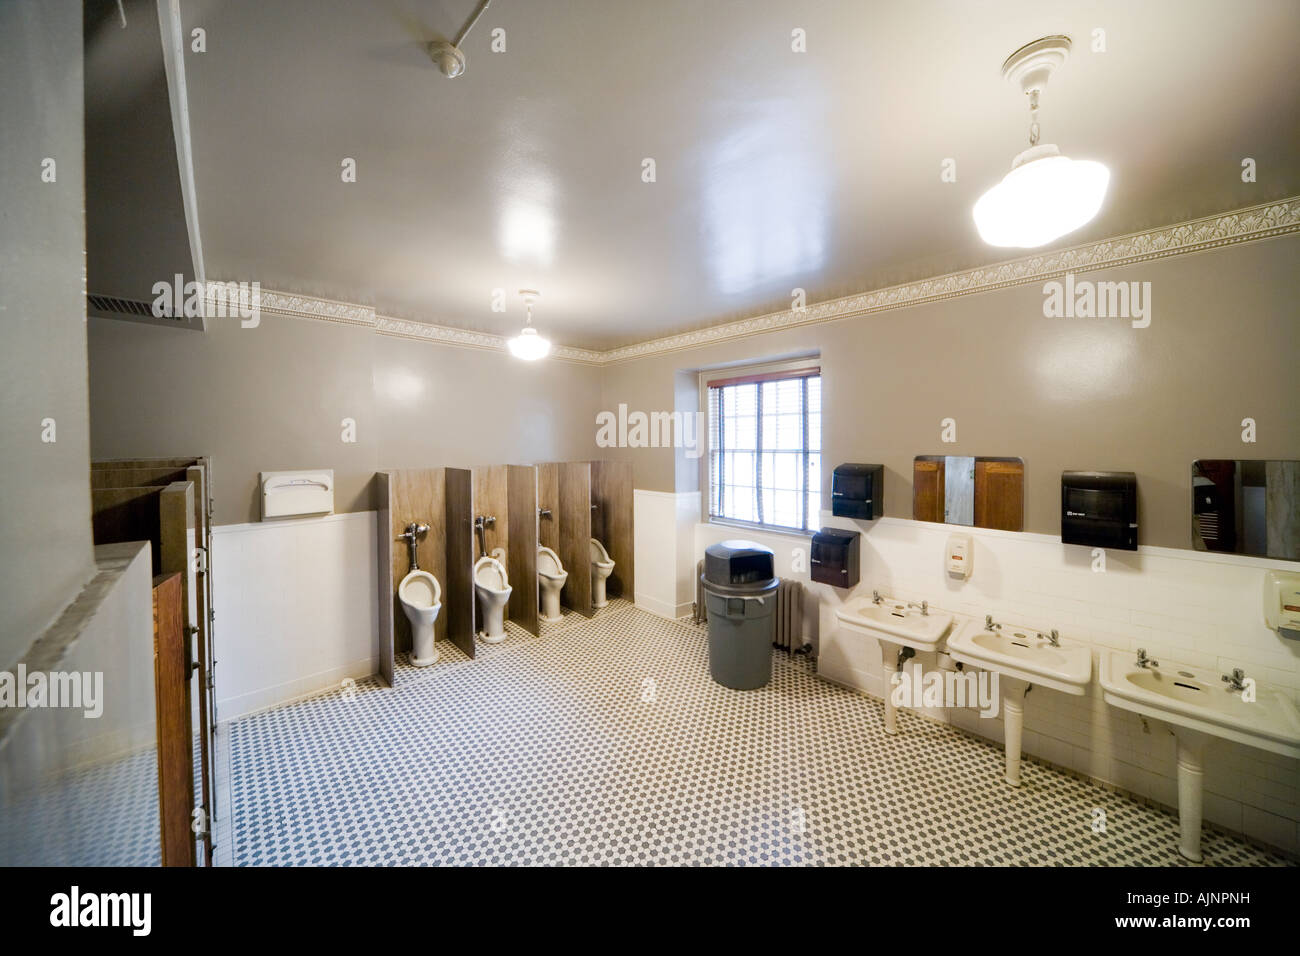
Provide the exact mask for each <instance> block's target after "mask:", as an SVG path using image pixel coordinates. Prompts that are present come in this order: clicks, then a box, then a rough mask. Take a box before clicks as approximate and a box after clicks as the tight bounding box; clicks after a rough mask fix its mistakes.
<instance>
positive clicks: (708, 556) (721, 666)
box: [700, 541, 781, 690]
mask: <svg viewBox="0 0 1300 956" xmlns="http://www.w3.org/2000/svg"><path fill="white" fill-rule="evenodd" d="M772 568H773V556H772V551H771V549H769V548H765V547H763V546H762V545H761V544H755V543H754V542H753V541H722V542H719V543H718V544H714V545H710V546H709V547H708V548H706V549H705V551H704V573H703V574H702V575H701V576H700V584H701V586H702V587H703V588H704V604H705V607H706V608H707V609H708V618H709V676H710V677H712V678H713V679H714V680H715V681H717V682H718V683H719V684H721V685H722V686H723V687H731V688H734V689H736V690H751V689H753V688H755V687H762V686H764V685H765V684H766V683H767V682H768V681H769V680H771V679H772V633H773V627H774V624H775V621H773V619H772V612H773V611H774V610H775V609H776V589H777V587H778V586H779V585H780V583H781V581H780V579H779V578H777V577H776V576H775V575H773V573H772Z"/></svg>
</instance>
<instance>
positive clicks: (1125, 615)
mask: <svg viewBox="0 0 1300 956" xmlns="http://www.w3.org/2000/svg"><path fill="white" fill-rule="evenodd" d="M822 522H823V523H824V524H825V525H828V526H836V527H846V528H851V529H855V530H858V531H862V532H864V534H863V540H862V579H861V582H860V583H859V586H858V587H857V588H856V589H854V590H853V591H841V590H838V589H835V588H830V587H826V586H823V585H809V587H810V590H811V592H812V593H813V595H814V598H815V600H817V601H818V603H819V608H818V612H817V613H818V623H819V634H820V638H819V640H818V667H817V669H818V673H819V674H820V675H821V676H822V677H824V678H826V679H828V680H833V681H835V682H836V683H841V684H845V685H848V686H851V687H855V688H858V689H860V690H864V691H866V692H867V693H870V694H873V695H875V696H877V697H882V696H883V694H884V684H883V681H884V676H883V670H882V668H881V662H880V651H879V648H878V646H877V645H876V643H875V642H874V641H871V640H869V639H863V638H861V637H858V636H854V635H850V634H848V633H847V632H842V631H840V630H839V628H838V627H837V624H838V622H837V620H836V618H835V613H834V612H835V608H836V606H838V605H839V604H840V603H842V602H843V601H846V600H848V599H849V597H851V596H854V595H857V594H867V595H869V594H870V593H871V591H872V589H873V588H874V589H878V590H880V591H881V592H882V593H884V594H889V595H892V596H897V597H901V598H905V599H908V600H928V601H929V602H930V603H931V604H933V605H934V606H936V607H940V608H943V609H944V610H948V611H954V612H957V613H959V614H965V615H970V616H972V617H976V618H977V619H981V620H982V618H983V616H984V615H985V614H986V613H992V614H993V615H994V617H995V618H996V619H998V620H1004V621H1014V622H1017V623H1024V624H1028V625H1032V626H1037V627H1040V628H1042V629H1047V628H1052V627H1056V628H1059V629H1060V631H1061V634H1062V635H1063V636H1067V637H1070V638H1073V639H1075V640H1077V641H1082V642H1085V643H1088V644H1090V645H1092V647H1093V658H1094V682H1093V684H1092V685H1091V686H1090V687H1089V689H1088V692H1087V694H1085V695H1084V696H1082V697H1070V696H1067V695H1065V694H1057V693H1053V692H1051V691H1049V690H1044V689H1041V688H1035V689H1034V691H1033V692H1031V693H1030V694H1029V696H1028V697H1027V698H1026V701H1025V733H1024V752H1025V753H1026V754H1027V755H1031V756H1037V757H1040V758H1042V759H1044V760H1048V761H1050V762H1052V763H1054V764H1057V765H1060V766H1063V767H1067V768H1070V769H1072V770H1075V771H1078V772H1080V773H1084V774H1087V775H1089V776H1091V777H1094V778H1096V779H1098V780H1101V781H1104V782H1107V783H1110V784H1113V785H1115V786H1118V787H1121V788H1123V789H1125V790H1129V791H1132V792H1134V793H1137V794H1141V795H1142V796H1145V797H1148V798H1150V799H1153V800H1157V801H1159V802H1160V803H1162V804H1165V805H1166V806H1170V807H1174V806H1176V805H1177V802H1178V799H1177V798H1178V794H1177V771H1176V765H1175V755H1174V750H1175V748H1174V742H1173V738H1172V736H1170V735H1168V734H1162V733H1159V732H1157V731H1155V730H1154V729H1151V730H1150V731H1148V730H1147V729H1144V727H1143V722H1142V720H1141V719H1140V718H1138V717H1137V716H1135V715H1133V714H1130V713H1127V712H1125V711H1121V710H1118V709H1116V708H1113V707H1111V706H1109V705H1108V704H1106V703H1105V702H1104V701H1103V700H1102V698H1101V693H1100V690H1099V688H1098V686H1097V684H1096V681H1095V676H1096V670H1095V669H1096V664H1097V652H1099V651H1100V650H1102V649H1104V648H1118V649H1120V650H1124V651H1134V652H1136V650H1137V648H1139V647H1143V648H1146V650H1147V651H1148V652H1149V653H1150V654H1151V656H1152V657H1155V658H1157V659H1164V658H1169V659H1171V660H1177V661H1182V662H1185V663H1188V664H1192V665H1197V666H1202V667H1209V668H1217V669H1218V670H1219V671H1220V672H1222V673H1228V672H1230V671H1231V670H1232V668H1234V667H1241V668H1243V669H1244V670H1245V671H1246V673H1247V674H1248V675H1249V676H1251V677H1254V678H1256V679H1258V680H1260V681H1262V682H1265V683H1268V684H1272V685H1274V686H1276V687H1281V688H1284V689H1285V690H1286V691H1288V692H1289V693H1290V694H1291V695H1292V697H1293V698H1296V699H1298V700H1300V642H1293V641H1287V640H1285V639H1284V638H1281V637H1279V636H1278V635H1277V633H1276V632H1274V631H1271V630H1269V629H1268V628H1267V627H1266V626H1265V625H1264V617H1263V576H1264V572H1265V570H1268V569H1270V568H1285V569H1290V570H1300V564H1298V563H1296V562H1287V561H1271V560H1263V559H1257V558H1244V557H1237V556H1234V555H1219V554H1208V553H1205V552H1199V551H1192V550H1186V551H1182V550H1176V549H1171V548H1147V547H1143V548H1139V549H1138V551H1136V552H1131V551H1107V552H1106V570H1105V571H1104V572H1098V571H1094V570H1093V555H1092V551H1091V549H1089V548H1082V547H1074V546H1069V545H1063V544H1062V543H1061V542H1060V540H1059V539H1058V538H1055V537H1052V536H1050V535H1041V534H1024V533H1012V532H1006V531H988V530H984V529H979V528H960V529H958V528H955V527H949V526H945V525H936V524H929V523H926V522H919V521H912V520H909V519H905V518H882V519H880V520H879V521H875V522H854V521H849V520H846V519H842V518H834V517H832V516H831V515H830V514H829V513H827V512H823V513H822ZM957 530H960V531H962V532H965V533H969V534H970V535H971V536H972V538H973V542H974V557H973V561H972V568H973V571H972V574H971V577H970V579H969V580H967V581H957V580H953V579H951V578H949V577H948V576H947V574H946V572H945V571H944V566H943V550H944V547H945V544H946V541H947V538H948V535H949V534H950V533H952V532H953V531H957ZM724 536H726V537H745V538H750V539H753V540H757V541H760V542H762V543H764V544H766V545H768V546H769V547H771V548H773V550H775V551H776V553H777V564H778V571H780V570H781V566H784V567H785V569H786V570H787V571H788V569H789V568H790V564H789V559H790V555H791V553H792V550H793V548H795V547H798V546H800V542H799V541H798V539H792V538H790V537H789V536H786V535H775V534H764V533H763V532H761V531H751V530H748V529H745V530H738V529H731V528H725V527H721V526H717V525H708V524H702V525H700V526H699V528H698V529H697V531H696V534H695V542H696V548H697V551H696V553H697V554H698V553H700V551H702V549H703V546H704V545H705V544H706V543H708V542H710V541H712V540H720V539H721V537H724ZM794 576H795V577H799V578H801V579H802V580H804V581H805V582H806V581H807V580H808V579H807V575H806V574H796V575H794ZM921 663H922V665H923V666H925V667H927V668H931V667H934V666H935V662H934V661H933V660H930V661H921ZM916 665H917V661H916V660H913V661H910V662H909V667H914V666H916ZM925 713H926V714H927V715H928V716H931V717H934V718H936V719H939V720H945V721H949V722H951V723H953V724H954V725H956V726H959V727H962V728H964V729H966V730H969V731H971V732H972V733H976V734H980V735H982V736H985V737H989V738H991V739H994V740H998V741H1001V740H1002V721H1001V719H1000V718H981V717H979V716H978V714H977V713H976V712H975V711H973V710H963V711H957V710H951V711H948V710H928V711H925ZM1205 818H1206V819H1207V820H1208V821H1210V822H1212V823H1217V824H1220V825H1221V826H1224V827H1226V828H1228V829H1230V830H1234V831H1236V832H1239V833H1244V834H1246V835H1247V836H1248V837H1251V838H1254V839H1257V840H1260V841H1263V842H1265V843H1267V844H1269V845H1271V846H1274V847H1277V848H1280V849H1282V850H1286V851H1288V852H1289V853H1292V854H1297V853H1300V762H1297V761H1295V760H1288V759H1287V758H1284V757H1279V756H1274V755H1272V754H1268V753H1265V752H1263V751H1260V750H1255V749H1253V748H1250V747H1245V746H1241V745H1238V744H1233V743H1228V742H1226V741H1224V742H1220V743H1218V744H1216V747H1215V750H1214V758H1213V759H1212V760H1211V761H1209V767H1208V770H1207V773H1206V781H1205ZM1089 823H1090V821H1080V826H1087V825H1089Z"/></svg>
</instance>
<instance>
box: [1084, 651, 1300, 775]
mask: <svg viewBox="0 0 1300 956" xmlns="http://www.w3.org/2000/svg"><path fill="white" fill-rule="evenodd" d="M1101 688H1102V696H1103V698H1104V699H1105V701H1106V703H1108V704H1111V705H1112V706H1115V707H1119V708H1120V709H1121V710H1128V711H1132V712H1133V713H1135V714H1141V715H1142V716H1144V717H1151V718H1154V719H1156V720H1163V721H1164V722H1166V723H1169V724H1174V725H1176V726H1178V727H1184V728H1186V729H1188V730H1195V731H1200V732H1202V733H1206V734H1209V735H1210V736H1212V737H1221V738H1223V739H1224V740H1233V741H1236V742H1237V743H1240V744H1246V745H1248V746H1251V747H1258V748H1260V749H1261V750H1268V751H1271V752H1273V753H1276V754H1283V755H1284V756H1287V757H1296V758H1300V713H1297V711H1296V707H1295V704H1294V703H1292V702H1291V700H1290V698H1288V697H1287V696H1286V694H1284V693H1282V692H1281V691H1280V690H1277V689H1276V688H1272V687H1268V686H1267V685H1256V687H1255V700H1254V701H1253V702H1250V703H1247V702H1246V701H1243V700H1242V699H1241V696H1242V695H1241V691H1236V690H1233V689H1232V687H1231V686H1229V685H1228V684H1225V683H1224V682H1223V680H1222V677H1221V676H1220V675H1219V674H1217V673H1214V672H1212V671H1207V670H1204V669H1202V668H1196V667H1188V666H1186V665H1184V664H1177V663H1174V662H1172V661H1165V662H1164V664H1163V665H1161V666H1157V667H1138V666H1137V664H1136V663H1135V662H1134V657H1133V654H1131V653H1127V652H1121V651H1110V652H1109V653H1107V654H1105V655H1103V656H1102V660H1101Z"/></svg>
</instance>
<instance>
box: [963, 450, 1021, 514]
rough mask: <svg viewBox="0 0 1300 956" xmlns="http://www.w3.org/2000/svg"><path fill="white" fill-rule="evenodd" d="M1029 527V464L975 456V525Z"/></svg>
mask: <svg viewBox="0 0 1300 956" xmlns="http://www.w3.org/2000/svg"><path fill="white" fill-rule="evenodd" d="M1024 526H1025V466H1024V464H1022V463H1021V462H1018V461H994V460H987V459H980V458H976V459H975V527H977V528H996V529H998V530H1000V531H1021V530H1023V529H1024Z"/></svg>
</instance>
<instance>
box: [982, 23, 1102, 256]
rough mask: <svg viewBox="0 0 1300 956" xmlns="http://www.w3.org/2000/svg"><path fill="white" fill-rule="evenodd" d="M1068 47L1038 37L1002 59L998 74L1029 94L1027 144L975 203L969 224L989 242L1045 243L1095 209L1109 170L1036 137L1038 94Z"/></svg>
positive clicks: (1062, 39) (1061, 39) (1057, 39)
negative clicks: (1000, 69) (1064, 152)
mask: <svg viewBox="0 0 1300 956" xmlns="http://www.w3.org/2000/svg"><path fill="white" fill-rule="evenodd" d="M1069 52H1070V38H1069V37H1066V36H1050V37H1044V38H1043V39H1041V40H1035V41H1034V42H1033V43H1027V44H1025V45H1024V46H1022V47H1021V48H1020V49H1019V50H1017V51H1016V52H1015V53H1013V54H1011V56H1009V57H1007V61H1006V62H1005V63H1003V64H1002V76H1003V78H1004V79H1006V80H1008V81H1010V82H1012V83H1016V84H1019V86H1020V88H1021V89H1022V90H1023V91H1024V93H1025V95H1026V96H1028V97H1029V148H1028V149H1027V150H1025V151H1024V152H1023V153H1021V154H1020V155H1018V156H1017V157H1016V158H1015V159H1013V160H1012V161H1011V172H1009V173H1007V175H1006V176H1005V177H1003V179H1002V182H1000V183H998V184H997V185H996V186H994V187H993V188H992V189H990V190H989V191H988V192H986V193H985V194H984V195H983V196H981V197H980V198H979V201H978V202H977V203H975V209H974V216H975V227H976V228H977V229H978V230H979V234H980V238H981V239H983V240H984V241H985V242H987V243H988V244H989V245H991V246H1016V247H1019V248H1022V249H1032V248H1034V247H1036V246H1042V245H1046V244H1047V243H1049V242H1051V241H1052V240H1053V239H1059V238H1060V237H1061V236H1064V235H1066V234H1067V233H1071V232H1073V231H1074V230H1076V229H1078V228H1079V227H1080V226H1082V225H1084V224H1085V223H1087V222H1088V221H1089V220H1091V219H1092V217H1093V216H1095V215H1097V211H1098V210H1099V209H1101V202H1102V200H1103V199H1104V198H1105V196H1106V186H1107V185H1108V184H1109V182H1110V171H1109V170H1108V169H1107V168H1106V167H1105V166H1103V165H1102V164H1101V163H1097V162H1093V161H1091V160H1080V159H1070V158H1069V157H1067V156H1062V155H1061V151H1060V150H1059V149H1057V148H1056V146H1054V145H1053V144H1051V143H1043V144H1042V145H1039V142H1038V95H1039V94H1040V93H1041V92H1042V91H1043V89H1044V88H1045V87H1046V86H1047V80H1048V78H1050V77H1051V75H1052V72H1053V71H1054V70H1055V69H1056V68H1057V67H1058V66H1060V65H1061V64H1062V63H1064V62H1065V58H1066V56H1067V55H1068V54H1069Z"/></svg>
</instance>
